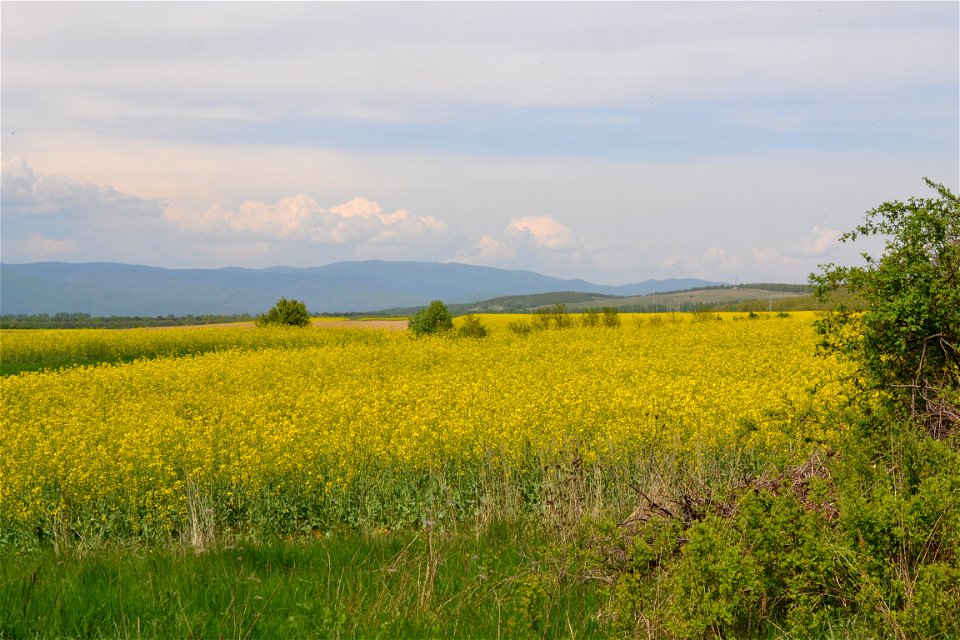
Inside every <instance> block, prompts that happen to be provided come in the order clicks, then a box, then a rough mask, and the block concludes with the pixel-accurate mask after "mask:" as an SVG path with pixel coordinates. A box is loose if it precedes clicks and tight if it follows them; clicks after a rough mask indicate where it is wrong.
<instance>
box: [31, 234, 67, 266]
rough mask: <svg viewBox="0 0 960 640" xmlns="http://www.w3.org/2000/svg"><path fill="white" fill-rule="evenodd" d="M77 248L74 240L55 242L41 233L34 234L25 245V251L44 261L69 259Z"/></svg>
mask: <svg viewBox="0 0 960 640" xmlns="http://www.w3.org/2000/svg"><path fill="white" fill-rule="evenodd" d="M76 247H77V243H76V242H75V241H74V240H54V239H52V238H44V237H43V236H42V235H40V234H39V233H35V234H33V235H32V236H30V237H29V238H27V240H26V242H24V243H23V249H24V251H26V252H27V253H29V254H30V255H32V256H35V257H36V258H39V259H43V260H48V259H50V258H63V257H68V256H69V255H70V254H71V253H72V252H73V251H74V250H75V249H76Z"/></svg>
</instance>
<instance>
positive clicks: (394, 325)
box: [147, 320, 407, 331]
mask: <svg viewBox="0 0 960 640" xmlns="http://www.w3.org/2000/svg"><path fill="white" fill-rule="evenodd" d="M311 325H312V326H314V327H319V328H321V329H387V330H388V331H406V330H407V321H406V320H314V321H312V322H311ZM212 327H233V328H236V327H243V328H249V329H252V328H253V327H254V323H252V322H222V323H214V324H190V325H178V326H172V327H147V328H148V329H153V330H157V331H164V330H167V329H209V328H212Z"/></svg>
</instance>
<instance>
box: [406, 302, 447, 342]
mask: <svg viewBox="0 0 960 640" xmlns="http://www.w3.org/2000/svg"><path fill="white" fill-rule="evenodd" d="M407 328H408V329H409V330H410V331H411V332H412V333H413V334H414V335H416V336H423V335H428V334H434V333H444V332H446V331H452V330H453V318H452V317H451V316H450V311H449V310H448V309H447V305H445V304H443V302H442V301H441V300H434V301H433V302H431V303H430V306H428V307H427V308H426V309H422V310H420V311H418V312H417V313H416V314H414V316H413V317H412V318H410V320H409V321H408V322H407Z"/></svg>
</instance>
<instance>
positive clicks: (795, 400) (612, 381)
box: [0, 314, 842, 532]
mask: <svg viewBox="0 0 960 640" xmlns="http://www.w3.org/2000/svg"><path fill="white" fill-rule="evenodd" d="M674 318H676V317H674ZM483 321H484V322H485V323H488V324H490V325H494V326H495V327H496V328H495V330H494V331H493V333H492V336H491V337H489V338H487V339H483V340H469V339H454V338H450V337H442V338H422V339H413V338H412V337H410V336H408V335H405V334H402V333H396V334H391V333H387V332H375V331H352V332H351V331H336V332H333V331H331V330H329V329H308V330H305V333H304V332H301V335H308V336H310V337H301V338H297V339H296V341H294V339H293V338H290V340H291V341H292V342H290V343H289V344H285V345H281V346H272V347H269V348H263V347H262V344H257V342H256V340H257V338H256V337H257V336H258V335H259V336H261V339H263V338H262V336H265V335H267V334H264V333H262V332H257V331H256V330H253V329H250V330H247V334H246V335H247V336H249V338H248V337H243V338H238V337H237V335H232V336H231V337H230V340H231V341H232V342H231V344H233V345H235V346H237V347H238V348H230V349H227V348H224V349H222V350H219V351H215V352H210V353H205V354H200V355H186V356H179V357H159V358H156V359H153V360H137V361H135V362H132V363H129V364H122V365H100V366H92V367H78V368H69V369H63V370H59V371H54V372H40V373H24V374H20V375H17V376H11V377H7V378H4V379H3V380H2V394H3V400H2V411H0V434H2V437H0V526H11V527H20V526H27V525H28V524H29V523H31V522H33V523H35V522H38V521H43V520H49V519H50V518H54V517H55V516H56V514H57V513H60V512H62V511H64V509H68V508H69V509H73V510H74V511H76V510H77V508H78V507H82V510H83V511H84V512H86V513H96V514H99V515H98V517H100V518H103V519H104V520H106V519H108V518H111V517H114V516H113V515H112V514H116V513H122V514H124V516H123V517H124V518H126V519H127V520H128V521H130V520H131V519H132V520H135V521H136V522H134V523H132V524H130V523H128V525H129V527H132V529H133V530H134V532H137V531H139V530H141V529H142V528H144V527H154V528H164V527H166V528H168V529H169V528H170V527H172V526H174V525H173V524H171V523H173V522H175V521H177V520H178V519H181V520H182V518H183V517H184V514H185V513H186V510H187V509H188V507H189V505H188V501H189V497H190V492H191V487H198V486H199V487H210V486H218V487H225V488H226V489H224V491H227V494H228V495H231V496H232V495H234V494H235V493H236V494H238V495H239V494H241V493H242V494H243V495H248V496H249V495H253V494H256V493H257V492H258V491H266V490H270V491H275V490H277V487H281V488H283V487H286V488H288V489H289V490H291V491H295V492H299V493H300V494H311V495H322V494H323V492H324V491H329V490H333V489H335V488H336V487H338V486H339V487H344V486H346V485H347V484H348V483H350V482H352V481H355V480H356V478H357V477H361V476H363V475H364V474H366V473H374V471H373V470H375V469H378V468H383V467H384V465H392V466H393V467H395V468H405V469H412V470H423V471H430V470H434V469H439V468H443V467H446V466H449V465H466V466H469V465H471V464H479V463H482V461H483V460H489V459H491V458H495V459H497V460H498V461H499V462H500V463H502V464H504V465H509V464H511V463H513V462H516V463H517V464H520V462H521V461H522V460H524V459H526V458H529V456H530V455H531V452H532V455H534V456H537V457H538V459H540V460H545V461H549V460H552V459H558V458H557V457H558V456H561V457H562V456H569V455H571V454H575V455H577V456H580V457H581V458H582V459H584V460H586V461H587V462H603V461H611V462H614V461H618V460H627V459H629V458H631V457H632V456H637V455H638V454H639V453H640V452H644V451H650V450H656V449H670V450H673V451H678V452H682V451H702V450H709V449H710V448H712V447H717V446H730V445H736V446H741V445H742V446H757V445H762V446H767V447H778V446H783V447H791V446H794V444H795V442H798V441H799V437H798V435H797V434H795V433H794V432H793V431H792V430H791V428H789V426H788V424H789V421H788V420H785V419H781V418H778V417H777V415H776V414H775V412H776V411H778V410H781V411H782V410H790V409H791V407H792V408H794V409H795V408H797V407H800V408H802V407H806V406H809V405H810V404H811V403H819V402H830V401H832V400H834V399H835V398H836V397H838V395H839V394H840V393H842V388H841V387H840V386H839V383H836V382H835V381H836V379H837V378H838V373H839V371H838V369H837V365H836V364H834V363H833V362H832V361H829V360H824V359H817V358H815V357H814V335H813V331H812V328H811V321H812V317H811V316H809V315H805V314H794V316H793V317H791V318H770V319H764V320H749V321H748V320H744V321H741V322H732V321H731V319H730V318H727V319H726V320H725V321H711V322H700V323H693V322H691V321H690V320H689V319H684V318H681V319H680V321H669V319H668V320H666V321H662V322H651V321H650V320H649V319H647V320H645V321H644V322H642V323H637V322H635V321H634V319H632V318H627V317H625V318H624V322H623V325H622V326H621V327H620V328H617V329H609V328H573V329H566V330H562V331H543V332H535V333H533V334H530V335H528V336H516V335H513V334H512V333H511V332H509V331H507V330H506V329H504V328H503V327H500V326H499V324H505V322H506V320H505V319H499V320H498V319H495V318H493V317H489V316H486V317H483ZM216 331H220V332H223V333H224V334H229V332H231V331H237V330H233V329H218V330H214V329H209V330H202V331H201V330H193V331H187V330H179V331H175V330H169V331H164V332H152V333H153V334H163V335H164V336H171V337H170V338H168V337H164V338H163V339H165V340H166V339H172V337H173V336H175V337H177V338H178V339H179V340H180V341H181V346H183V345H187V348H184V349H181V351H186V352H189V351H190V350H191V349H190V347H189V345H190V344H191V341H192V340H211V339H212V338H211V337H210V335H208V333H210V334H211V335H213V333H211V332H216ZM325 332H327V333H325ZM31 334H32V336H31V339H32V340H35V341H37V343H38V344H39V343H43V341H44V340H48V341H50V342H51V343H56V344H63V341H64V339H65V336H69V334H67V333H66V332H60V331H50V332H40V331H37V332H31ZM98 335H99V334H98ZM109 335H112V336H114V338H115V339H116V340H118V341H123V340H127V339H130V338H128V336H130V335H131V332H123V331H117V332H113V333H111V334H109ZM324 336H325V337H324ZM19 339H20V338H19V337H18V340H19ZM222 339H223V340H224V344H227V342H228V341H227V338H222ZM244 340H249V341H250V342H249V343H244V342H243V341H244ZM276 340H279V338H276ZM6 345H7V341H6V340H4V349H6V348H7V347H6ZM255 346H256V347H258V348H255V349H254V348H253V347H255ZM239 347H243V348H239ZM18 348H20V347H19V346H18ZM34 348H37V349H43V348H48V349H53V348H57V347H54V346H50V345H41V346H36V347H34ZM196 350H197V351H201V350H202V349H200V348H197V349H196ZM814 385H825V386H822V387H821V391H820V393H819V394H818V395H811V394H809V393H808V389H809V388H810V387H812V386H814ZM803 435H804V436H805V437H806V438H808V439H809V438H810V437H811V436H813V437H816V438H820V439H824V438H829V437H831V436H830V434H825V433H819V434H811V433H806V434H803ZM368 480H369V482H376V481H377V479H376V478H368ZM4 523H6V524H4Z"/></svg>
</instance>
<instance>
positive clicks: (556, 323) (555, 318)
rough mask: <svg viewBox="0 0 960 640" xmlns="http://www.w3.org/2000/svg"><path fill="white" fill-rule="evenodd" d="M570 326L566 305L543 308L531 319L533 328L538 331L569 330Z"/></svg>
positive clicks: (571, 324)
mask: <svg viewBox="0 0 960 640" xmlns="http://www.w3.org/2000/svg"><path fill="white" fill-rule="evenodd" d="M572 326H573V320H572V319H571V318H570V314H569V313H567V305H565V304H562V303H560V304H554V305H550V306H549V307H543V308H542V309H540V310H539V311H537V313H536V315H534V317H533V328H534V329H537V330H538V331H543V330H546V329H551V328H552V329H569V328H570V327H572Z"/></svg>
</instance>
